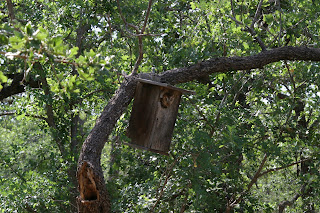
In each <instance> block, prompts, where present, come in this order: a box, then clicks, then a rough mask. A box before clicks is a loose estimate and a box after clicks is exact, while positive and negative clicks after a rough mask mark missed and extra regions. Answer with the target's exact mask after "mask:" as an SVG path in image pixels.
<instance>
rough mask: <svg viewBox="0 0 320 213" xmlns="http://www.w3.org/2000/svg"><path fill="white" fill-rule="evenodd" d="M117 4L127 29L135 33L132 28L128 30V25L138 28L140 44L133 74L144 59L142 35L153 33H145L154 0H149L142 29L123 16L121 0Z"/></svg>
mask: <svg viewBox="0 0 320 213" xmlns="http://www.w3.org/2000/svg"><path fill="white" fill-rule="evenodd" d="M117 5H118V11H119V14H120V17H121V19H122V21H123V22H124V24H125V26H126V29H127V31H128V32H129V33H130V34H133V33H131V32H130V30H128V26H129V27H131V28H133V29H135V30H136V33H137V34H136V36H137V37H138V46H139V55H138V58H137V60H136V63H135V64H134V67H133V70H132V72H131V73H132V74H136V73H137V72H138V68H139V66H140V64H141V61H142V59H143V43H142V37H143V36H147V35H151V34H144V31H145V29H146V26H147V23H148V18H149V14H150V11H151V6H152V0H149V4H148V9H147V13H146V16H145V19H144V23H143V26H142V29H141V30H139V28H138V27H137V26H135V25H133V24H130V23H128V22H127V21H126V19H125V17H124V16H123V14H122V10H121V8H120V3H119V0H117Z"/></svg>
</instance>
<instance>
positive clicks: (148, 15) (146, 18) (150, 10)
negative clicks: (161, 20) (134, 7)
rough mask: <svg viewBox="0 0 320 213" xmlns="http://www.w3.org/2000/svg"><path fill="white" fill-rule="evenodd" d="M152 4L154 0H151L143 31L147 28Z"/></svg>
mask: <svg viewBox="0 0 320 213" xmlns="http://www.w3.org/2000/svg"><path fill="white" fill-rule="evenodd" d="M151 6H152V0H149V4H148V9H147V14H146V17H145V19H144V24H143V27H142V29H141V33H144V31H145V30H146V26H147V23H148V18H149V15H150V11H151Z"/></svg>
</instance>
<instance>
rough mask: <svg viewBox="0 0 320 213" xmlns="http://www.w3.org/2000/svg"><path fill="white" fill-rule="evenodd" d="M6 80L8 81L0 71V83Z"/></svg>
mask: <svg viewBox="0 0 320 213" xmlns="http://www.w3.org/2000/svg"><path fill="white" fill-rule="evenodd" d="M7 81H8V78H7V76H5V75H4V74H3V72H1V71H0V82H1V83H6V82H7Z"/></svg>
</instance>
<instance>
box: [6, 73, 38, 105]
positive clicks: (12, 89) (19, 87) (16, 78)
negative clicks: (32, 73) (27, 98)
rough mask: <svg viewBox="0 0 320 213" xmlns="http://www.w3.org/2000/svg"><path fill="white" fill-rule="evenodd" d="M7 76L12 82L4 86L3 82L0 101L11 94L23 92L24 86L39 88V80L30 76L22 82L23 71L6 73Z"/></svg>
mask: <svg viewBox="0 0 320 213" xmlns="http://www.w3.org/2000/svg"><path fill="white" fill-rule="evenodd" d="M7 77H9V78H11V79H12V82H11V84H10V85H9V86H6V84H4V87H3V88H2V90H1V91H0V101H2V100H3V99H5V98H8V97H10V96H12V95H16V94H19V93H22V92H24V91H25V86H30V87H32V88H40V81H39V80H34V79H33V78H32V77H30V78H29V79H28V80H27V81H24V82H23V84H22V79H23V78H24V74H23V73H16V74H10V75H7Z"/></svg>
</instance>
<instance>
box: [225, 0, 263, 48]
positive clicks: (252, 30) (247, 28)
mask: <svg viewBox="0 0 320 213" xmlns="http://www.w3.org/2000/svg"><path fill="white" fill-rule="evenodd" d="M262 2H263V0H260V1H259V4H258V6H257V10H256V13H255V15H254V17H253V20H252V22H251V25H250V27H249V26H247V25H245V24H244V23H243V22H241V21H239V20H237V19H236V18H235V16H234V14H233V17H232V16H228V17H229V18H230V19H231V20H233V21H234V22H236V24H240V25H243V26H245V28H244V31H247V32H249V33H250V34H251V36H252V37H253V38H254V40H255V41H256V42H257V43H258V44H259V46H260V47H261V50H262V51H266V50H267V47H266V45H265V44H264V43H263V41H262V40H261V38H260V37H259V36H258V35H257V33H256V31H255V30H254V24H255V23H256V22H257V21H258V16H259V14H260V13H261V6H262Z"/></svg>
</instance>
